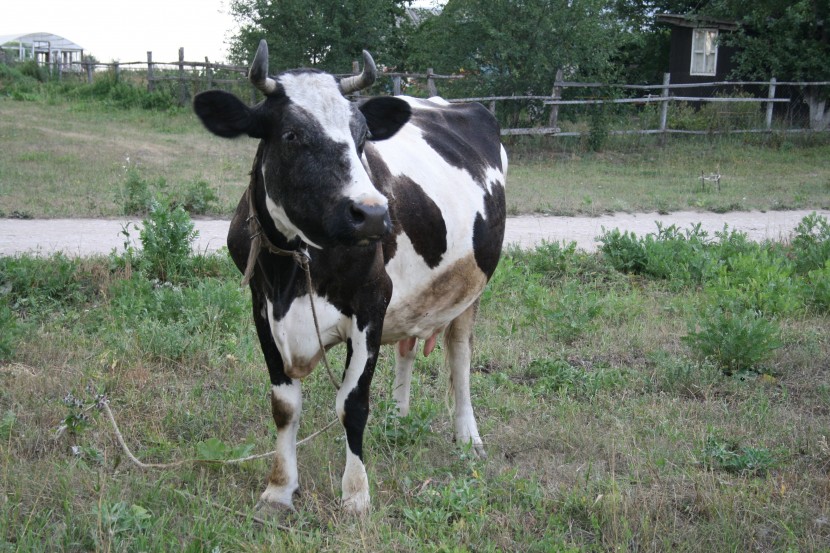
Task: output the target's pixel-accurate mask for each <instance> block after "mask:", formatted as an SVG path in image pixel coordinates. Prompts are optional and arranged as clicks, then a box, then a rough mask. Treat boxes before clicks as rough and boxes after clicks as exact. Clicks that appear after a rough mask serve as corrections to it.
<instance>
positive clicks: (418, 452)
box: [0, 225, 830, 551]
mask: <svg viewBox="0 0 830 553" xmlns="http://www.w3.org/2000/svg"><path fill="white" fill-rule="evenodd" d="M814 227H815V225H814ZM814 227H811V228H814ZM805 232H807V230H805ZM662 236H663V237H662V238H661V239H659V240H656V241H651V242H649V243H648V253H647V257H651V256H657V257H659V255H660V251H659V247H660V245H661V244H664V247H665V248H668V249H671V250H672V251H676V252H679V255H680V254H682V255H683V256H685V257H683V259H684V260H690V259H691V256H692V255H701V256H704V255H705V258H702V259H705V260H701V261H699V262H698V263H696V264H695V266H702V267H704V269H705V270H713V271H714V270H717V268H718V267H720V265H719V261H717V260H718V259H720V258H721V257H725V258H726V259H732V257H734V256H738V255H750V254H753V255H756V256H757V258H758V259H759V260H766V261H763V262H764V263H769V264H770V265H771V266H777V265H775V263H773V262H772V261H770V259H773V258H774V259H776V260H779V259H783V260H787V261H782V263H784V262H786V263H789V264H790V265H788V266H790V267H798V266H799V260H800V259H807V258H810V259H813V258H814V257H815V255H814V254H815V252H817V251H823V250H822V248H823V247H824V241H825V238H816V239H815V240H812V241H810V240H807V239H802V240H800V241H799V242H798V243H795V242H794V244H793V245H792V246H781V245H764V246H758V247H757V249H754V250H741V251H736V250H737V246H738V245H740V244H741V242H740V241H739V240H738V239H735V238H734V237H733V238H731V239H730V240H731V241H729V242H728V243H727V244H726V245H717V244H715V243H713V242H708V241H707V244H708V245H706V246H705V247H698V246H699V244H698V242H695V248H697V249H695V250H694V251H695V252H697V253H694V254H693V253H690V252H689V251H686V250H683V249H682V248H683V247H684V245H687V244H686V242H684V241H682V240H681V241H680V242H677V240H678V237H677V235H672V234H671V233H664V234H663V235H662ZM816 236H819V237H821V236H823V235H816ZM609 243H610V242H609ZM609 247H610V246H609ZM705 252H709V253H708V254H707V253H705ZM753 252H754V253H753ZM762 252H765V253H762ZM609 253H610V252H608V251H605V252H600V253H597V254H586V253H584V252H581V251H579V250H576V249H575V248H574V247H573V246H568V245H560V244H547V245H545V246H543V247H542V248H540V249H539V250H537V251H534V252H522V251H511V252H508V254H507V255H506V257H505V258H504V259H503V261H502V263H501V265H500V266H499V268H498V270H497V273H496V275H495V277H494V279H493V281H492V282H491V285H490V286H489V287H488V290H487V293H486V294H485V296H484V298H483V301H482V306H481V311H480V316H479V323H478V327H477V333H476V350H475V357H474V360H473V365H474V372H473V375H472V388H473V397H474V404H475V407H476V410H477V415H478V419H479V423H480V426H481V430H482V434H483V436H484V438H485V441H486V447H487V450H488V453H489V458H488V460H486V461H480V460H477V459H475V458H474V457H473V456H471V454H470V452H469V451H465V450H464V449H463V448H459V447H457V446H455V445H453V444H452V443H451V437H452V424H451V421H450V420H449V418H448V416H447V412H446V408H445V393H446V392H445V390H446V374H445V372H444V371H443V369H442V368H441V361H440V358H441V355H440V352H439V354H438V355H432V356H430V357H429V358H426V359H425V358H422V357H419V359H418V361H417V365H418V367H417V369H418V370H417V371H416V375H415V378H414V382H413V406H412V413H411V414H410V415H409V416H408V417H406V418H404V419H398V418H397V417H395V416H394V415H393V407H392V403H391V387H392V381H393V375H392V367H393V362H394V355H393V352H392V351H391V349H388V348H387V349H384V350H383V351H382V353H381V356H380V360H379V365H378V367H379V368H378V371H377V373H376V376H375V382H374V384H373V394H372V418H371V420H370V423H369V427H368V429H367V434H366V448H365V451H366V456H367V459H366V460H367V467H368V470H369V480H370V486H371V490H372V512H371V513H370V514H369V515H368V517H366V518H365V519H355V518H350V517H347V516H344V515H343V514H342V513H341V511H340V510H339V507H338V501H339V494H340V477H341V471H342V466H343V457H344V454H343V449H344V447H345V446H344V442H343V438H342V431H340V430H338V429H337V428H334V429H332V430H329V431H328V432H326V433H325V434H323V435H321V436H320V437H318V438H316V439H315V440H313V441H311V442H310V443H309V444H307V445H305V446H303V447H302V448H301V449H300V451H299V463H300V479H301V488H302V493H301V495H300V496H299V497H298V498H297V500H296V502H295V503H296V506H297V508H298V513H296V514H293V515H290V516H287V517H286V518H285V519H283V520H280V521H279V524H280V525H281V526H280V527H262V526H259V525H257V524H256V523H254V522H253V521H252V518H251V517H252V515H253V509H252V507H253V505H254V503H255V501H256V498H257V497H258V495H259V493H260V492H261V491H262V487H263V485H264V479H265V477H266V475H267V472H268V463H267V461H265V460H260V461H255V462H251V463H247V464H242V465H233V466H222V467H214V466H185V467H181V468H177V469H172V470H160V471H148V472H144V471H141V470H138V469H136V468H134V467H133V466H132V465H131V464H130V463H129V462H128V461H127V460H126V459H125V458H124V457H123V455H122V454H121V452H120V450H119V448H118V447H117V444H116V443H115V441H114V438H113V436H112V433H111V431H110V429H109V427H108V426H107V424H106V421H105V420H104V418H103V417H101V416H100V415H99V414H98V413H97V411H96V410H95V409H94V408H91V406H92V405H93V404H94V403H95V401H96V396H97V394H99V393H102V392H103V393H106V395H107V397H108V398H109V401H110V405H111V406H112V409H113V410H114V411H115V414H116V416H117V417H118V420H119V423H120V425H121V429H122V431H123V432H124V434H125V436H126V439H127V441H128V442H129V443H130V445H131V447H132V448H133V450H134V451H135V452H136V453H137V454H138V455H139V457H141V458H142V460H144V461H146V462H164V461H168V460H172V459H181V458H188V457H193V456H202V457H213V456H217V455H219V456H221V455H222V454H228V453H229V452H235V451H242V452H247V451H250V450H251V449H253V451H255V452H262V451H268V450H270V449H272V448H273V446H274V436H275V431H274V425H273V422H272V421H271V416H270V409H269V405H268V399H267V393H268V380H267V374H266V371H265V370H264V367H263V362H262V360H261V354H260V352H259V349H258V344H257V342H256V338H255V333H254V331H253V328H252V326H251V323H250V315H249V313H250V311H249V310H250V303H249V302H250V300H249V296H248V294H247V292H245V291H240V290H238V289H237V288H236V282H238V276H239V275H238V274H237V273H236V270H235V269H234V268H233V266H232V264H231V262H230V261H229V260H228V259H227V257H226V256H225V254H222V253H220V254H216V255H212V256H209V257H201V256H197V257H191V258H190V259H189V261H188V263H187V265H186V267H185V269H186V271H188V272H187V275H188V276H187V278H184V279H181V280H179V281H177V283H175V284H169V283H167V284H165V283H162V282H159V281H158V280H153V279H151V278H150V277H149V276H144V274H142V272H141V271H133V272H132V273H131V274H127V272H126V269H125V267H124V260H123V256H117V255H112V256H109V257H98V258H89V259H69V258H65V257H62V256H54V257H51V258H46V259H39V258H32V257H19V258H0V290H2V292H0V294H2V295H0V305H6V306H7V307H8V310H9V311H10V312H11V316H8V315H7V316H6V317H5V318H4V319H0V324H3V325H4V327H5V328H3V329H0V330H2V331H4V335H13V336H14V338H13V339H10V340H9V341H8V344H7V350H8V351H7V352H6V353H5V354H4V360H3V361H0V382H1V383H2V385H0V490H2V492H1V493H0V549H10V550H11V549H14V550H17V551H40V550H43V549H47V550H62V549H65V550H93V549H94V550H107V551H121V550H149V551H158V550H171V549H175V550H184V551H203V550H207V551H212V550H241V551H270V550H287V551H308V550H320V551H341V550H343V549H344V548H351V549H355V550H363V551H436V550H438V551H473V550H474V551H504V550H509V551H517V550H521V551H551V550H554V551H610V550H649V551H665V550H671V551H726V550H731V551H748V550H761V551H785V550H793V551H822V550H826V547H827V544H828V540H830V523H828V518H827V517H828V510H827V509H828V504H830V486H828V481H827V474H828V468H829V467H830V445H828V441H829V440H830V411H828V409H827V406H828V405H830V341H828V335H827V328H828V326H830V313H829V312H828V311H827V307H826V306H820V305H819V306H816V305H813V304H812V303H811V302H810V299H809V298H811V297H812V296H811V294H810V293H809V290H808V289H807V287H810V286H814V285H815V286H818V285H817V284H811V282H812V281H810V280H809V279H808V278H807V276H806V275H814V276H815V275H819V277H816V278H822V279H826V278H827V277H830V273H828V274H827V276H821V275H822V274H823V273H816V271H817V270H818V269H810V267H813V266H816V265H815V262H811V263H812V265H810V266H808V267H804V268H803V269H801V270H800V271H801V272H799V270H795V269H793V272H792V273H788V274H789V275H790V278H791V279H792V280H793V282H794V284H797V286H795V285H794V286H792V287H789V288H787V289H786V290H787V292H786V293H788V294H791V295H792V296H793V298H792V302H791V303H793V307H792V308H790V309H788V310H787V312H786V313H783V314H780V315H771V316H767V318H768V320H769V321H771V323H774V324H776V325H777V326H778V328H779V330H780V334H781V336H782V345H781V347H779V348H776V349H773V350H771V351H770V352H769V355H768V356H767V357H766V358H765V359H764V361H763V363H761V364H760V365H759V366H757V367H755V368H754V370H749V371H747V370H744V371H741V372H738V373H735V374H732V375H727V374H726V372H727V371H724V370H722V369H721V368H719V367H718V366H717V365H715V364H713V362H712V360H710V359H709V358H706V357H704V358H702V359H698V357H697V356H696V355H695V351H694V350H693V349H692V347H691V346H690V345H689V344H687V343H686V341H684V339H683V337H684V336H686V335H687V334H688V333H689V331H690V329H689V322H690V321H694V320H695V319H696V317H698V316H699V315H701V314H703V313H705V312H706V308H707V306H708V305H710V303H711V302H712V295H713V294H714V295H718V296H720V295H728V293H729V291H730V290H733V289H737V290H742V288H741V286H740V283H739V282H738V279H739V275H740V274H743V273H740V272H739V271H738V272H736V273H735V274H733V275H732V279H731V280H725V281H718V282H714V283H709V284H706V285H703V286H701V285H700V283H699V282H698V281H696V280H695V279H694V278H689V279H688V280H687V281H686V280H684V281H682V282H677V277H673V276H663V275H660V274H656V273H655V274H651V273H645V272H631V271H626V272H622V271H620V270H618V269H617V268H615V265H614V263H615V262H618V261H619V259H620V256H621V255H623V254H620V253H619V252H617V253H618V254H617V255H616V256H610V255H609ZM690 263H691V262H690ZM708 263H711V266H708V265H707V264H708ZM760 263H761V262H760V261H759V264H760ZM652 265H653V264H649V263H646V264H645V266H646V267H649V266H652ZM136 266H137V267H141V266H142V264H141V263H140V262H139V261H137V262H136ZM707 267H708V268H707ZM185 269H183V270H185ZM759 272H760V273H763V270H762V269H759ZM678 274H682V273H678ZM746 278H747V279H748V280H752V279H754V278H756V275H755V273H751V274H747V275H746ZM734 293H738V292H734ZM741 293H743V292H741ZM765 316H766V315H765ZM12 327H13V333H11V334H8V333H7V331H8V330H9V329H11V328H12ZM439 347H440V346H439ZM330 355H331V360H332V363H333V364H334V365H340V366H342V364H343V363H344V358H345V352H344V351H343V348H337V349H335V350H333V351H332V352H331V354H330ZM303 388H304V396H305V397H304V412H303V416H302V419H301V428H300V437H303V436H307V435H309V434H310V433H312V432H313V431H314V430H316V429H318V428H321V427H322V426H324V425H325V424H327V423H328V422H329V421H330V420H332V418H333V417H334V413H333V412H334V410H333V405H334V391H333V389H332V388H331V385H330V383H329V382H328V379H327V378H326V376H325V373H324V371H322V370H319V371H317V372H315V373H314V374H313V375H312V376H311V377H310V378H309V379H307V380H306V381H305V383H304V386H303ZM70 393H71V394H72V397H67V394H70ZM75 400H77V401H75ZM81 415H83V416H81ZM69 423H71V425H70V428H68V429H67V430H65V431H63V432H61V433H57V432H56V429H57V428H59V427H60V426H62V425H67V424H69ZM72 429H74V430H75V431H74V433H73V432H72V431H71V430H72ZM227 509H232V510H233V511H236V512H238V513H239V514H236V515H234V514H229V513H228V511H227Z"/></svg>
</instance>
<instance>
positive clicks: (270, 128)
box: [194, 40, 411, 247]
mask: <svg viewBox="0 0 830 553" xmlns="http://www.w3.org/2000/svg"><path fill="white" fill-rule="evenodd" d="M363 60H364V69H363V73H362V74H360V75H357V76H354V77H348V78H344V79H342V80H340V81H339V82H338V81H337V79H336V78H335V77H334V76H332V75H329V74H327V73H323V72H320V71H316V70H308V69H306V70H293V71H286V72H285V73H281V74H280V75H277V76H276V77H273V78H272V77H268V46H267V45H266V43H265V41H264V40H262V41H261V42H260V44H259V48H258V49H257V53H256V56H255V57H254V61H253V64H252V65H251V70H250V74H249V77H250V79H251V82H252V83H253V84H254V85H255V86H256V87H257V88H258V89H259V90H261V91H262V92H263V93H264V94H265V100H263V101H262V102H260V103H259V104H257V105H256V106H253V107H249V106H247V105H246V104H244V103H243V102H242V101H241V100H239V99H238V98H237V97H236V96H234V95H232V94H229V93H227V92H223V91H219V90H211V91H208V92H203V93H201V94H199V95H197V96H196V99H195V100H194V109H195V111H196V114H197V115H198V116H199V118H200V119H201V120H202V123H203V124H204V125H205V127H207V129H208V130H210V131H211V132H212V133H214V134H216V135H219V136H222V137H226V138H233V137H236V136H239V135H243V134H247V135H248V136H251V137H254V138H260V139H261V140H262V141H261V143H260V150H259V152H260V153H259V163H258V164H257V165H255V167H254V170H255V171H259V172H261V175H254V176H253V178H258V177H260V176H261V180H262V182H263V183H264V185H265V196H266V204H267V205H266V206H265V207H266V208H267V210H268V212H269V213H270V215H271V217H272V218H273V220H274V224H275V226H276V227H277V229H279V230H280V232H282V233H283V234H284V235H285V236H286V237H287V238H289V239H293V238H294V237H296V236H299V237H300V238H302V240H304V241H305V242H307V243H309V244H311V245H313V246H317V247H327V246H332V245H337V244H345V245H354V244H366V243H370V242H373V241H376V240H378V239H380V238H381V237H383V236H384V235H385V234H387V233H388V232H389V231H390V227H391V224H390V220H389V210H388V206H387V200H386V197H385V196H384V195H383V194H381V193H380V192H379V191H378V190H377V189H376V188H375V186H374V185H373V184H372V181H371V180H370V178H369V174H368V173H367V171H366V168H365V165H364V163H363V162H362V159H363V146H364V144H365V142H366V141H367V140H383V139H386V138H389V137H391V136H392V135H394V134H395V133H396V132H397V131H398V130H399V129H400V128H401V127H402V126H403V125H404V124H405V123H406V122H407V121H408V120H409V116H410V114H411V111H410V108H409V104H407V103H406V102H404V101H403V100H400V99H398V98H391V97H379V98H374V99H371V100H368V101H366V102H363V103H362V104H360V105H356V104H353V103H351V102H349V101H348V100H347V99H346V98H345V97H344V94H348V93H350V92H354V91H356V90H359V89H361V88H366V87H368V86H370V85H371V84H372V83H373V82H374V80H375V76H376V69H375V62H374V61H373V60H372V57H371V56H370V55H369V53H368V52H366V51H364V52H363Z"/></svg>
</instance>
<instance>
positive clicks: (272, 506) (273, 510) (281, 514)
mask: <svg viewBox="0 0 830 553" xmlns="http://www.w3.org/2000/svg"><path fill="white" fill-rule="evenodd" d="M296 513H297V509H295V508H294V505H293V504H291V503H281V502H278V501H266V500H264V499H260V500H259V501H257V502H256V505H255V506H254V515H255V516H256V517H257V518H258V519H260V520H265V521H278V520H280V521H282V520H285V519H287V518H291V517H292V516H293V515H295V514H296Z"/></svg>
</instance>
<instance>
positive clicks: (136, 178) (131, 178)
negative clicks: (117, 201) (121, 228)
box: [121, 166, 161, 215]
mask: <svg viewBox="0 0 830 553" xmlns="http://www.w3.org/2000/svg"><path fill="white" fill-rule="evenodd" d="M160 183H161V181H160ZM151 186H152V185H151V183H150V182H148V181H147V180H146V179H144V178H142V177H141V174H140V173H139V171H138V169H137V168H135V167H134V166H129V167H127V170H126V173H125V178H124V187H123V191H122V193H121V211H122V213H123V214H124V215H144V214H145V213H147V212H148V211H149V210H150V204H151V203H152V201H153V192H152V191H151V190H150V187H151Z"/></svg>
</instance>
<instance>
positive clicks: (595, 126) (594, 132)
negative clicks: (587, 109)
mask: <svg viewBox="0 0 830 553" xmlns="http://www.w3.org/2000/svg"><path fill="white" fill-rule="evenodd" d="M592 107H593V109H591V117H590V120H589V130H588V149H589V150H590V151H592V152H599V151H601V150H602V148H603V146H605V142H606V141H607V140H608V127H609V124H608V114H607V113H606V110H605V106H603V105H597V106H592Z"/></svg>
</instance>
